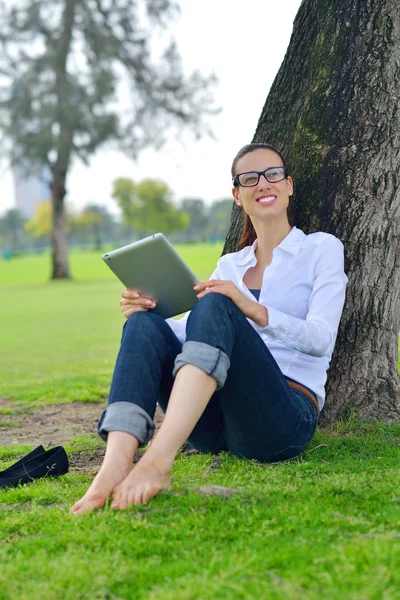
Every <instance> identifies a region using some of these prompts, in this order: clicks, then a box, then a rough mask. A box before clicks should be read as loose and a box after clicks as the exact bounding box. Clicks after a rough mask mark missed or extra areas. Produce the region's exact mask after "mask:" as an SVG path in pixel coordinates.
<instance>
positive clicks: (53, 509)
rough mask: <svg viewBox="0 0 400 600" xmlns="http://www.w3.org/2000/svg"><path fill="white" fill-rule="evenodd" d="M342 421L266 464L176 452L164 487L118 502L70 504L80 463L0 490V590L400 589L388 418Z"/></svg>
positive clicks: (393, 439)
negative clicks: (128, 504)
mask: <svg viewBox="0 0 400 600" xmlns="http://www.w3.org/2000/svg"><path fill="white" fill-rule="evenodd" d="M350 433H351V435H349V432H347V433H346V432H343V433H341V434H337V433H330V434H328V433H327V432H325V433H323V434H322V433H320V432H318V433H317V435H316V437H315V439H314V440H313V443H312V445H311V446H310V447H309V450H308V451H306V452H305V453H304V454H303V455H302V456H301V457H299V458H297V459H295V460H294V461H289V462H286V463H280V464H276V465H261V464H258V463H255V462H252V461H248V460H244V459H239V458H236V457H233V456H231V455H230V454H229V453H224V454H223V455H221V456H220V457H218V459H216V458H215V457H212V456H209V455H198V456H186V455H182V454H181V455H180V456H179V457H178V458H177V460H176V463H175V466H174V469H173V489H172V491H171V492H168V493H164V494H160V495H159V496H158V497H156V498H155V499H153V500H152V501H151V502H150V503H149V504H148V505H146V506H145V507H143V506H142V507H133V508H131V509H129V510H127V511H121V512H119V511H116V512H115V511H113V510H111V509H110V508H105V509H103V510H101V511H98V512H97V513H95V514H92V515H89V516H85V517H76V516H72V515H69V514H68V508H69V506H70V505H71V504H72V503H73V502H74V501H75V500H76V499H77V498H78V497H79V496H80V495H81V494H83V493H84V491H85V490H86V488H87V486H88V485H89V483H90V481H91V479H92V478H91V477H90V476H84V475H73V474H68V475H65V476H63V477H61V478H58V479H53V480H41V481H37V482H34V483H32V484H30V485H29V486H22V487H20V488H18V489H11V490H8V491H2V492H0V513H1V519H0V540H2V541H0V561H1V566H2V567H1V570H0V598H2V599H4V600H6V599H7V600H8V599H10V600H19V599H21V600H22V599H24V600H25V599H26V598H42V599H43V600H47V599H48V600H58V599H60V600H61V599H62V600H69V599H71V600H75V599H76V598H79V599H82V600H83V599H88V600H93V599H97V598H98V599H100V598H101V599H102V598H110V599H111V598H126V599H130V598H133V597H134V598H136V599H138V600H140V599H145V598H146V599H147V598H150V599H151V600H156V599H157V600H158V599H160V600H161V599H170V600H175V599H182V600H183V599H185V600H189V599H190V600H192V599H201V600H214V599H217V598H218V599H219V598H221V599H224V600H225V599H232V600H236V599H249V600H250V599H251V600H253V599H254V598H257V599H258V598H260V599H261V598H277V599H278V598H279V599H287V598H289V599H292V598H294V599H297V598H299V599H300V598H301V599H303V598H307V599H308V598H310V599H314V598H315V599H317V598H324V599H336V598H337V599H342V598H346V599H351V600H353V599H354V600H361V599H376V600H378V599H379V600H381V599H386V600H391V599H395V598H400V533H399V529H398V523H399V518H400V498H399V495H400V494H399V484H398V481H399V477H398V476H399V466H398V465H399V459H400V451H399V442H400V426H399V425H397V426H395V425H392V426H382V425H377V426H376V427H374V426H371V425H368V426H366V428H364V430H362V428H361V430H360V426H358V433H359V434H360V433H361V435H356V434H355V433H354V432H350ZM93 447H94V443H93V441H90V442H88V443H87V451H88V452H90V451H91V449H93ZM66 448H67V451H68V453H69V455H70V456H73V453H74V451H76V450H77V448H79V449H80V450H82V448H85V442H84V441H82V440H81V441H80V442H79V443H78V444H77V445H76V446H74V444H73V443H72V444H70V445H68V446H67V447H66ZM5 450H6V451H5V453H4V455H3V456H2V455H1V453H0V459H1V458H3V460H4V462H3V464H4V466H6V465H8V464H11V462H9V461H11V460H12V456H11V453H10V451H9V450H8V449H5ZM19 451H21V452H25V451H26V448H25V447H24V448H20V449H16V448H13V449H12V454H13V456H14V459H15V458H16V456H17V455H18V452H19ZM5 459H7V461H8V462H6V461H5ZM204 485H218V486H228V487H230V488H234V489H236V490H239V491H237V492H236V493H235V494H233V495H232V497H230V498H223V497H219V496H205V495H204V494H201V493H200V492H199V491H198V488H199V486H204Z"/></svg>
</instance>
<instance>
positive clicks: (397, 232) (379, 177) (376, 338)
mask: <svg viewBox="0 0 400 600" xmlns="http://www.w3.org/2000/svg"><path fill="white" fill-rule="evenodd" d="M399 39H400V4H399V2H398V0H336V1H335V2H330V1H329V0H303V3H302V5H301V7H300V9H299V12H298V14H297V16H296V19H295V22H294V28H293V33H292V37H291V40H290V45H289V48H288V50H287V53H286V56H285V59H284V61H283V63H282V66H281V68H280V70H279V72H278V74H277V76H276V78H275V81H274V83H273V85H272V87H271V90H270V93H269V95H268V98H267V101H266V103H265V106H264V108H263V111H262V113H261V116H260V119H259V123H258V126H257V130H256V133H255V135H254V139H253V141H255V142H269V143H272V144H273V145H275V146H277V147H278V148H280V149H281V150H282V151H283V153H284V155H285V156H286V157H287V158H288V163H289V165H292V169H291V171H292V176H293V179H294V184H295V196H294V197H293V199H292V207H291V210H292V215H293V223H292V224H295V225H296V226H297V227H299V228H300V229H302V230H303V231H304V232H305V233H307V234H308V233H312V232H315V231H325V232H328V233H332V234H333V235H335V236H336V237H338V238H339V239H340V240H341V241H342V242H343V244H344V248H345V272H346V274H347V276H348V278H349V283H348V286H347V293H346V302H345V306H344V311H343V315H342V319H341V323H340V327H339V332H338V336H337V340H336V346H335V350H334V353H333V356H332V360H331V364H330V368H329V371H328V380H327V384H326V393H327V397H326V406H325V408H324V411H323V413H322V415H321V422H322V424H328V423H332V422H334V421H336V420H337V419H339V418H342V417H346V416H348V415H349V414H351V413H352V412H355V413H356V414H358V415H360V416H362V417H365V418H372V419H378V418H379V419H383V420H386V421H390V420H395V419H399V417H400V398H399V376H398V334H399V293H400V281H399V279H400V277H399V262H400V258H399V257H400V252H399V250H400V247H399V246H400V219H399V217H400V193H399V186H400V176H399V167H400V151H399V148H400V128H399V122H400V121H399V120H400V108H399V107H400V104H399V83H400V51H399V45H398V40H399ZM239 228H240V222H239V216H238V211H233V215H232V226H231V229H230V231H229V233H228V236H227V241H228V242H229V244H227V245H226V246H225V248H224V252H228V251H233V250H235V249H236V248H237V243H238V235H239V233H238V232H239Z"/></svg>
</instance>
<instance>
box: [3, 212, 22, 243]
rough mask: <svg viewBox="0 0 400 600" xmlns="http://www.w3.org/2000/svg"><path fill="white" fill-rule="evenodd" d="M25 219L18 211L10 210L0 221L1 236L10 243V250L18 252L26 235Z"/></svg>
mask: <svg viewBox="0 0 400 600" xmlns="http://www.w3.org/2000/svg"><path fill="white" fill-rule="evenodd" d="M24 223H25V219H24V217H23V216H22V215H21V213H20V212H19V210H18V209H16V208H10V209H9V210H7V211H6V212H5V213H4V215H3V217H2V218H1V219H0V235H1V237H2V238H3V239H4V240H5V241H6V242H7V243H8V246H9V249H10V250H12V251H13V252H18V250H19V248H20V242H21V238H22V236H23V233H24Z"/></svg>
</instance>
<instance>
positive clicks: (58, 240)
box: [51, 164, 71, 279]
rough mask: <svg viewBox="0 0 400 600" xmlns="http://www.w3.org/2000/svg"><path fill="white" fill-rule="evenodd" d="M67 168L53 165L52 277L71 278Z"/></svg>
mask: <svg viewBox="0 0 400 600" xmlns="http://www.w3.org/2000/svg"><path fill="white" fill-rule="evenodd" d="M65 175H66V170H65V169H63V168H62V167H61V166H60V165H58V164H56V165H55V166H54V167H53V182H52V185H51V196H52V204H53V228H52V234H51V242H52V275H51V278H52V279H71V274H70V269H69V264H68V235H67V218H66V214H65V204H64V196H65V194H66V190H65Z"/></svg>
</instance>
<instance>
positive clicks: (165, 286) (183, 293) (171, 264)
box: [102, 233, 199, 319]
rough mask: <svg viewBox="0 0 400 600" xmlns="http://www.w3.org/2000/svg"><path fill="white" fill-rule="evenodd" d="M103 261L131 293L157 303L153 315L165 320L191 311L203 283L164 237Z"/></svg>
mask: <svg viewBox="0 0 400 600" xmlns="http://www.w3.org/2000/svg"><path fill="white" fill-rule="evenodd" d="M102 259H103V260H104V262H105V263H106V265H107V266H108V267H109V268H110V269H111V271H113V273H115V275H116V276H117V277H118V279H119V280H120V281H121V282H122V283H123V284H124V285H125V287H127V288H128V289H131V290H135V291H138V292H140V294H141V295H142V296H146V297H147V298H152V299H154V300H155V302H156V303H157V305H156V307H155V308H150V309H149V312H154V313H156V314H159V315H160V316H162V317H163V318H164V319H167V318H169V317H175V316H176V315H179V314H181V313H183V312H186V311H188V310H191V309H192V308H193V307H194V306H195V304H196V303H197V302H198V298H197V293H198V292H196V290H194V289H193V286H194V285H195V284H196V283H197V282H198V281H199V280H198V278H197V277H196V276H195V275H194V274H193V273H192V271H191V270H190V269H189V267H188V266H187V265H186V263H185V262H184V261H183V259H182V258H181V257H180V256H179V254H178V253H177V252H176V250H175V249H174V248H173V246H172V245H171V244H170V243H169V241H168V240H167V238H166V237H165V236H164V235H163V234H162V233H156V234H154V235H150V236H149V237H146V238H144V239H143V240H139V241H138V242H134V243H133V244H128V245H127V246H123V247H122V248H118V249H117V250H113V251H112V252H108V253H107V254H103V256H102Z"/></svg>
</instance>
